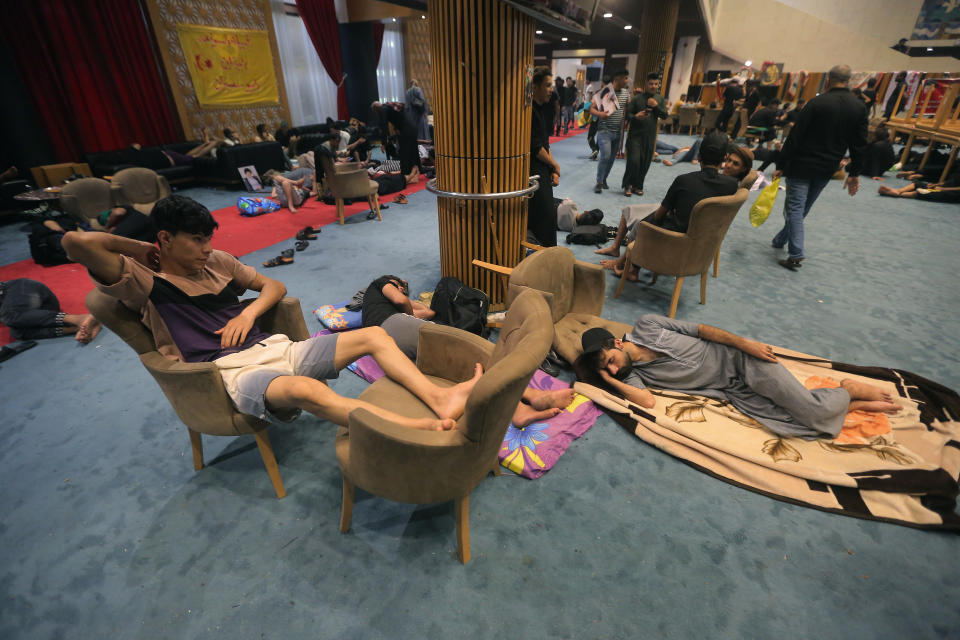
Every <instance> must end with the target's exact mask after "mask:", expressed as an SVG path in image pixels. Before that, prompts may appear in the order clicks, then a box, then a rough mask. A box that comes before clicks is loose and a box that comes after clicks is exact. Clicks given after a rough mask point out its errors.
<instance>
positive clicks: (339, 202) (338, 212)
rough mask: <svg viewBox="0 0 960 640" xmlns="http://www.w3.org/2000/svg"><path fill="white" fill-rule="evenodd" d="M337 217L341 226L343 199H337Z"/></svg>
mask: <svg viewBox="0 0 960 640" xmlns="http://www.w3.org/2000/svg"><path fill="white" fill-rule="evenodd" d="M337 215H338V216H340V224H343V198H337Z"/></svg>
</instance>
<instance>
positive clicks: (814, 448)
mask: <svg viewBox="0 0 960 640" xmlns="http://www.w3.org/2000/svg"><path fill="white" fill-rule="evenodd" d="M776 351H777V355H778V356H779V357H780V362H781V363H782V364H783V365H784V366H785V367H786V368H787V369H788V370H789V371H790V372H791V373H792V374H793V375H794V376H796V377H797V379H798V380H800V382H802V383H803V384H804V385H806V386H807V387H808V388H816V387H830V386H837V385H839V383H840V380H842V379H843V378H854V379H857V380H862V381H865V382H869V383H870V384H874V385H877V386H880V387H882V388H884V389H885V390H887V391H889V392H890V393H891V395H892V396H893V397H894V399H895V401H897V402H899V403H900V404H901V405H902V406H903V410H902V411H901V412H900V413H898V414H895V415H886V414H879V413H867V412H861V411H854V412H851V413H849V414H848V415H847V419H846V421H845V422H844V426H843V430H842V431H841V433H840V435H839V436H837V438H836V439H834V440H829V439H820V440H802V439H798V438H785V437H781V436H778V435H776V434H774V433H772V432H771V431H768V430H767V429H766V428H764V427H763V426H762V425H760V423H758V422H756V421H755V420H753V419H752V418H748V417H747V416H745V415H743V414H742V413H740V412H739V411H737V410H736V409H734V408H733V407H732V406H731V405H730V404H729V403H726V402H723V401H720V400H714V399H710V398H705V397H702V396H696V395H688V394H684V393H679V392H676V391H658V390H654V389H651V391H652V392H653V393H654V395H655V396H656V397H657V403H656V405H655V406H654V408H652V409H642V408H640V407H637V406H636V405H632V404H631V403H629V402H627V401H625V400H623V399H622V398H619V397H616V396H614V395H612V394H610V393H608V392H607V391H604V390H603V389H601V388H599V387H596V386H592V385H589V384H585V383H583V382H578V383H576V385H575V388H576V389H577V391H579V392H580V393H583V394H584V395H586V396H587V397H589V398H590V399H591V400H593V401H594V402H596V403H597V404H598V405H600V406H602V407H603V408H605V409H607V410H608V411H609V412H610V413H611V415H612V416H613V417H614V419H615V420H617V421H618V422H620V423H621V424H623V425H624V426H626V427H628V428H630V429H632V430H633V431H634V433H635V434H636V435H637V436H639V437H640V438H641V439H643V440H644V441H646V442H648V443H650V444H652V445H654V446H656V447H658V448H660V449H662V450H664V451H666V452H667V453H669V454H671V455H673V456H676V457H678V458H680V459H681V460H683V461H685V462H687V463H688V464H690V465H692V466H694V467H696V468H698V469H700V470H702V471H704V472H706V473H709V474H711V475H713V476H716V477H718V478H720V479H723V480H726V481H727V482H731V483H733V484H736V485H739V486H742V487H744V488H747V489H751V490H754V491H757V492H760V493H763V494H766V495H769V496H771V497H775V498H779V499H782V500H785V501H788V502H793V503H797V504H802V505H806V506H810V507H815V508H818V509H823V510H826V511H832V512H836V513H842V514H844V515H850V516H855V517H860V518H868V519H874V520H884V521H889V522H895V523H898V524H904V525H908V526H917V527H922V528H931V529H948V530H954V531H958V532H960V516H958V514H957V513H956V497H957V492H958V476H960V422H958V420H960V397H958V396H957V394H956V393H955V392H954V391H952V390H951V389H948V388H947V387H944V386H942V385H939V384H937V383H935V382H932V381H930V380H927V379H924V378H921V377H920V376H917V375H916V374H912V373H910V372H906V371H900V370H895V369H884V368H879V367H859V366H856V365H848V364H844V363H839V362H831V361H829V360H823V359H820V358H815V357H812V356H808V355H805V354H801V353H798V352H795V351H789V350H787V349H781V348H778V349H776Z"/></svg>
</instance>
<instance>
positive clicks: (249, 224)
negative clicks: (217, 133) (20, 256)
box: [0, 177, 427, 346]
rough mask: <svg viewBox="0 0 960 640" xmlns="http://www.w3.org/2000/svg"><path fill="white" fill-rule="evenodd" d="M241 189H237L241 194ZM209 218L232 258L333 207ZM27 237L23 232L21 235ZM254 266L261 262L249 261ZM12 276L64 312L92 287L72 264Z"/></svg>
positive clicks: (5, 336) (75, 308)
mask: <svg viewBox="0 0 960 640" xmlns="http://www.w3.org/2000/svg"><path fill="white" fill-rule="evenodd" d="M426 186H427V181H426V178H424V177H421V179H420V182H418V183H417V184H415V185H410V186H408V187H407V188H406V189H404V190H403V191H402V193H405V194H407V195H410V194H412V193H416V192H418V191H421V190H423V189H424V188H425V187H426ZM241 195H244V194H242V193H241V192H237V197H240V196H241ZM394 197H396V194H389V195H386V196H383V199H382V200H381V204H390V209H388V210H387V211H385V212H384V213H383V215H385V216H387V215H390V214H391V213H392V212H393V211H394V210H395V209H399V208H401V207H403V206H404V205H402V204H391V201H392V200H393V198H394ZM368 210H369V207H368V206H367V202H366V201H360V202H355V203H353V204H352V205H350V206H348V207H347V208H346V211H345V212H344V217H348V216H351V215H354V214H357V213H361V212H364V211H368ZM212 213H213V217H214V218H216V220H217V222H218V223H219V225H220V226H219V228H217V230H216V232H214V234H213V246H214V247H215V248H217V249H220V250H222V251H227V252H229V253H232V254H233V255H235V256H243V255H246V254H248V253H251V252H253V251H257V250H259V249H263V248H264V247H269V246H270V245H272V244H276V243H278V242H282V241H284V240H287V239H288V238H292V237H293V236H294V235H296V233H297V231H299V230H300V229H303V228H304V227H305V226H307V225H310V226H312V227H323V226H326V225H328V224H333V223H336V222H337V221H338V218H337V210H336V207H334V206H333V205H327V204H323V203H322V202H317V201H316V200H310V201H308V202H306V203H304V205H303V206H301V207H300V208H299V209H297V213H296V214H291V213H290V212H289V211H287V210H286V209H281V210H279V211H276V212H274V213H268V214H265V215H262V216H257V217H255V218H245V217H243V216H241V215H240V214H239V213H238V210H237V208H236V207H235V206H234V207H226V208H223V209H217V210H216V211H213V212H212ZM23 241H24V242H26V241H27V239H26V236H24V239H23ZM253 266H257V267H259V266H260V265H253ZM15 278H29V279H31V280H37V281H39V282H42V283H44V284H45V285H47V286H48V287H50V290H51V291H53V293H54V294H56V296H57V298H58V299H59V300H60V308H61V309H62V310H63V311H66V312H67V313H77V314H80V313H86V312H87V307H86V305H85V304H84V298H86V296H87V293H89V292H90V290H91V289H93V283H92V282H91V281H90V276H89V275H87V270H86V269H84V268H83V267H81V266H79V265H76V264H62V265H58V266H56V267H44V266H41V265H39V264H37V263H36V262H34V261H33V260H21V261H20V262H15V263H13V264H8V265H6V266H2V267H0V280H13V279H15ZM12 341H13V339H12V337H11V336H10V329H8V328H7V327H6V326H4V325H0V346H2V345H5V344H8V343H10V342H12Z"/></svg>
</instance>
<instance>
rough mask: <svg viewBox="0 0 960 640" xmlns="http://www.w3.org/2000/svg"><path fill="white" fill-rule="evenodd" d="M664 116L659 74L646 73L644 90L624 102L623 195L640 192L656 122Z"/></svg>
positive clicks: (654, 139)
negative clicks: (625, 164) (625, 103)
mask: <svg viewBox="0 0 960 640" xmlns="http://www.w3.org/2000/svg"><path fill="white" fill-rule="evenodd" d="M666 117H667V106H666V100H664V97H663V96H662V95H660V74H659V73H648V74H647V82H646V85H645V86H644V91H643V92H642V93H638V94H637V95H635V96H634V97H633V99H631V100H630V102H629V103H628V104H627V107H626V110H625V112H624V119H625V120H626V122H627V127H629V130H628V133H627V145H626V146H627V149H626V151H627V168H626V169H625V170H624V172H623V181H622V183H621V184H622V186H623V195H625V196H629V195H631V194H633V193H636V194H637V195H638V196H642V195H643V181H644V179H645V178H646V177H647V171H648V170H649V169H650V162H651V161H652V160H653V151H654V146H656V142H657V123H658V122H659V120H660V119H661V118H666Z"/></svg>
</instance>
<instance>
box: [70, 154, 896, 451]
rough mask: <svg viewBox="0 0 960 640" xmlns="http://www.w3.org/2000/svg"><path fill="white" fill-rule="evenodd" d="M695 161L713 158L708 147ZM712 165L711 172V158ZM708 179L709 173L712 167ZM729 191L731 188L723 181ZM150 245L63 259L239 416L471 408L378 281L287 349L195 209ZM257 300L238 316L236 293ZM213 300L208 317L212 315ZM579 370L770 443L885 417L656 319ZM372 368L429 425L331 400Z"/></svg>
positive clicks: (339, 419)
mask: <svg viewBox="0 0 960 640" xmlns="http://www.w3.org/2000/svg"><path fill="white" fill-rule="evenodd" d="M704 147H705V148H706V149H707V150H708V151H709V150H711V149H713V147H712V146H711V144H710V142H709V141H708V142H707V143H705V145H704ZM708 160H709V158H708ZM712 168H713V171H710V169H711V167H710V165H709V164H708V168H707V170H706V171H707V172H708V173H715V172H716V165H714V166H713V167H712ZM731 180H732V178H731ZM153 215H154V217H155V218H156V224H157V228H158V233H157V244H152V243H148V242H141V241H137V240H132V239H129V238H123V237H120V236H114V235H110V234H94V233H77V232H69V233H67V234H66V236H65V237H64V239H63V244H64V247H65V248H66V249H67V251H68V253H69V255H70V257H71V259H73V260H75V261H76V262H78V263H79V264H81V265H83V266H84V267H86V268H87V269H88V271H89V273H90V275H91V276H92V278H93V280H94V282H95V284H96V286H97V288H98V289H100V290H101V291H103V292H104V293H106V294H108V295H110V296H113V297H115V298H116V299H118V300H119V301H121V302H122V303H123V304H124V305H125V306H127V307H128V308H130V309H133V310H135V311H137V312H139V313H140V314H141V317H142V318H143V321H144V323H145V324H146V325H147V327H148V328H149V329H150V330H151V332H152V334H153V336H154V339H155V341H156V344H157V349H158V350H159V351H160V353H162V354H163V355H164V356H166V357H168V358H172V359H175V360H181V361H185V362H213V363H215V364H216V366H217V368H218V369H219V372H220V374H221V377H222V378H223V381H224V385H225V387H226V389H227V392H228V394H229V395H230V397H231V398H232V400H233V402H234V404H235V406H236V408H237V409H238V410H239V411H240V412H242V413H245V414H249V415H252V416H255V417H257V418H261V419H271V420H282V421H290V420H292V419H294V418H295V417H296V416H298V415H299V413H300V412H301V411H308V412H310V413H312V414H314V415H316V416H317V417H319V418H321V419H323V420H329V421H331V422H333V423H335V424H339V425H346V424H347V423H348V421H349V414H350V412H352V411H353V410H354V409H357V408H360V407H363V408H365V409H367V410H369V411H371V412H373V413H374V414H376V415H378V416H380V417H382V418H384V419H387V420H390V421H392V422H394V423H396V424H398V425H402V426H407V427H410V428H416V429H427V430H436V431H445V430H450V429H453V428H455V427H456V420H457V418H459V417H460V416H461V415H462V414H463V411H464V407H465V403H466V400H467V397H468V396H469V394H470V392H471V390H472V388H473V386H474V385H475V384H476V383H477V381H478V380H479V378H480V376H481V375H482V374H483V370H482V367H481V366H480V364H477V365H476V367H475V370H474V375H473V377H472V378H470V379H469V380H467V381H464V382H462V383H460V384H457V385H454V386H452V387H441V386H438V385H436V384H434V383H433V382H431V381H430V379H428V378H427V377H426V376H424V375H423V374H422V373H421V372H420V371H419V370H418V369H417V367H416V366H415V365H414V363H413V361H412V360H411V356H413V357H415V349H416V339H415V336H416V335H417V334H418V333H419V326H420V324H421V323H422V322H426V321H429V319H430V317H431V312H430V310H429V309H428V308H427V307H426V306H425V305H423V304H421V303H418V302H414V301H411V300H410V299H409V298H408V297H407V294H408V287H407V285H406V282H404V281H403V280H402V279H401V278H399V277H396V276H392V275H386V276H383V277H381V278H378V279H377V280H374V281H373V282H372V283H371V284H370V286H368V287H367V289H366V292H365V295H364V302H363V324H364V327H363V328H361V329H357V330H353V331H347V332H341V333H333V334H329V335H320V336H316V337H313V338H310V339H308V340H304V341H300V342H293V341H291V340H290V339H289V338H287V337H286V336H283V335H269V334H267V333H266V332H264V331H262V330H260V329H259V327H258V326H257V319H258V317H259V316H260V315H262V314H263V313H264V312H265V311H267V310H268V309H269V308H271V307H272V306H273V305H275V304H276V303H277V302H278V301H279V300H280V299H281V298H282V297H283V296H284V295H285V294H286V287H285V286H284V285H283V284H282V283H280V282H279V281H277V280H274V279H272V278H268V277H266V276H264V275H262V274H260V273H258V272H257V271H256V270H255V269H253V268H252V267H249V266H247V265H244V264H242V263H241V262H240V261H239V260H237V259H236V258H234V257H233V256H231V255H230V254H228V253H226V252H223V251H218V250H215V249H213V247H212V245H211V241H212V237H213V233H214V231H215V229H216V228H217V226H218V225H217V222H216V220H215V219H214V218H213V216H212V215H211V214H210V212H209V211H208V210H207V209H206V208H205V207H204V206H202V205H201V204H199V203H197V202H196V201H194V200H192V199H190V198H186V197H183V196H178V195H174V196H169V197H167V198H165V199H163V200H161V201H160V202H158V203H157V205H156V207H155V208H154V213H153ZM245 289H250V290H253V291H257V292H259V295H258V297H257V298H256V300H254V301H253V302H252V303H251V304H249V305H247V306H243V305H241V304H240V301H239V299H238V297H237V296H238V292H242V291H243V290H245ZM211 300H215V301H216V303H215V304H211V303H210V301H211ZM582 346H583V353H584V355H583V356H581V359H580V360H578V361H577V362H578V363H579V365H578V366H579V367H581V368H582V367H583V366H584V363H587V365H588V368H589V369H590V371H592V372H593V374H594V375H595V376H599V378H600V379H601V380H602V382H603V383H604V384H606V385H608V386H609V387H610V388H612V389H613V390H614V391H616V392H619V393H621V394H622V395H624V397H626V398H627V399H628V400H630V401H631V402H635V403H636V404H638V405H641V406H643V407H651V406H653V404H654V402H655V400H654V397H653V396H652V395H651V394H650V392H649V391H648V390H647V389H646V387H647V386H651V385H652V386H657V387H660V388H665V389H682V390H685V391H693V392H698V393H704V394H705V395H713V396H720V397H723V398H726V399H728V400H729V401H730V402H731V403H732V404H734V406H736V407H737V408H739V409H740V410H741V411H743V412H744V413H746V414H747V415H749V416H751V417H754V418H755V419H757V420H758V421H760V422H761V423H763V424H764V425H766V426H767V427H768V428H770V429H771V430H773V431H775V432H777V433H781V434H785V435H796V436H801V437H818V436H822V435H831V436H835V435H836V434H837V433H838V432H839V430H840V426H841V424H842V422H843V416H844V415H845V413H846V412H847V411H849V410H852V409H860V410H867V411H884V412H895V411H898V410H899V409H900V407H899V405H898V404H896V403H894V402H892V401H891V399H890V397H889V396H888V395H887V394H885V393H883V392H882V391H881V390H879V389H877V388H875V387H872V386H869V385H866V384H862V383H858V382H854V381H852V380H844V381H843V382H842V383H841V386H840V388H838V389H819V390H807V389H806V388H805V387H804V386H803V385H802V384H800V383H799V382H798V381H796V380H795V379H794V378H793V377H792V376H791V375H790V374H789V372H787V371H786V370H785V369H783V368H782V367H781V366H780V365H779V364H778V363H777V359H776V357H775V355H774V354H773V351H772V349H771V348H770V347H769V346H768V345H764V344H761V343H758V342H755V341H752V340H747V339H744V338H741V337H738V336H734V335H732V334H729V333H727V332H724V331H721V330H719V329H715V328H713V327H709V326H707V325H697V324H694V323H687V322H682V321H678V320H668V319H666V318H662V317H659V316H643V317H641V318H640V319H639V320H638V322H637V324H636V326H635V327H634V329H633V331H632V332H631V333H629V334H627V335H625V336H623V337H620V338H617V337H615V336H612V335H610V334H609V333H608V332H606V331H605V330H603V329H590V330H587V331H586V332H585V333H584V334H583V336H582ZM364 355H370V356H372V357H373V358H374V360H375V361H376V362H377V364H379V365H380V367H381V368H382V369H383V371H384V372H385V373H386V375H387V376H389V377H390V378H391V379H392V380H394V381H396V382H398V383H400V384H402V385H404V386H405V387H406V388H407V389H409V390H410V391H411V392H412V393H414V394H415V395H417V397H419V398H420V399H421V400H422V401H423V402H424V403H425V404H426V405H427V406H429V407H430V408H431V409H432V410H433V412H434V414H435V416H436V417H435V418H429V419H420V418H418V419H414V418H410V417H407V416H403V415H399V414H396V413H394V412H393V411H390V410H389V409H385V408H382V407H378V406H374V405H370V404H368V403H365V402H363V401H361V400H357V399H352V398H347V397H343V396H340V395H339V394H337V393H335V392H334V391H333V390H331V389H330V388H329V387H328V386H327V385H325V384H323V383H322V382H321V381H322V380H327V379H332V378H336V377H337V376H338V375H339V371H340V370H342V369H343V368H344V367H345V366H347V365H348V364H350V363H351V362H353V361H355V360H357V359H358V358H360V357H362V356H364ZM572 400H573V391H572V390H570V389H567V390H563V391H560V392H549V393H545V392H536V391H530V392H528V393H525V394H524V396H523V400H522V401H521V403H520V405H519V406H518V407H517V408H516V411H515V413H514V420H515V421H516V422H517V423H519V424H521V425H523V424H529V423H530V421H533V420H542V419H545V418H546V417H549V416H550V415H556V413H557V412H558V411H559V410H560V409H561V408H562V407H565V406H567V405H568V404H569V403H570V402H571V401H572Z"/></svg>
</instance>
